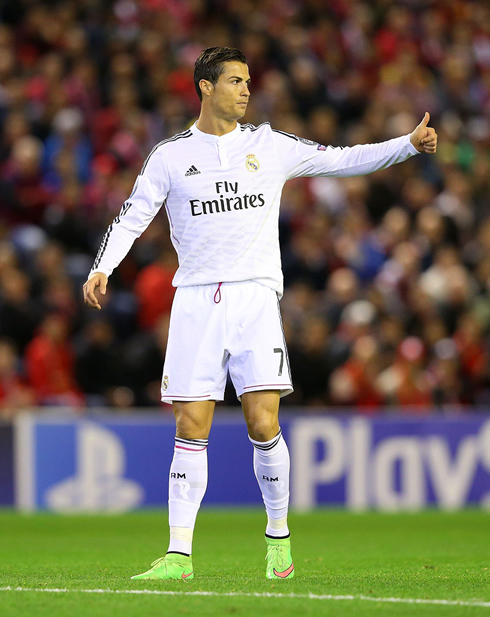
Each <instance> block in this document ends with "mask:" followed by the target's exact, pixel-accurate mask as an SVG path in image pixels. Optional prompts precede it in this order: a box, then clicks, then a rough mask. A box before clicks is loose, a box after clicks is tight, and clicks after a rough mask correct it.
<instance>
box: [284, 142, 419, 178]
mask: <svg viewBox="0 0 490 617" xmlns="http://www.w3.org/2000/svg"><path fill="white" fill-rule="evenodd" d="M272 136H273V140H274V145H275V148H276V152H277V154H278V158H279V161H280V162H281V164H282V166H283V169H284V173H285V175H286V178H287V179H288V180H290V179H291V178H298V177H301V176H339V177H347V176H362V175H365V174H370V173H372V172H374V171H378V170H379V169H384V168H385V167H389V166H390V165H394V164H395V163H401V162H403V161H406V160H407V159H408V158H410V157H411V156H413V155H414V154H419V152H418V151H417V150H416V149H415V147H414V146H413V145H412V144H411V142H410V135H403V136H402V137H396V138H395V139H390V140H389V141H383V142H381V143H378V144H365V145H358V146H352V147H336V148H335V147H333V146H322V145H321V144H318V143H316V142H314V141H310V140H308V139H302V138H301V137H296V135H291V134H289V133H282V132H281V131H276V130H273V131H272Z"/></svg>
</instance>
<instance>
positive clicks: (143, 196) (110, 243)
mask: <svg viewBox="0 0 490 617" xmlns="http://www.w3.org/2000/svg"><path fill="white" fill-rule="evenodd" d="M168 190H169V177H168V169H167V164H166V159H165V155H164V152H163V149H162V148H160V149H158V150H156V149H154V150H153V151H152V152H151V153H150V155H149V156H148V158H147V159H146V161H145V164H144V165H143V168H142V170H141V172H140V175H139V176H138V177H137V178H136V182H135V184H134V187H133V192H132V193H131V195H130V196H129V197H128V199H127V200H126V201H125V202H124V204H123V206H122V208H121V212H120V213H119V215H118V216H116V218H115V219H114V220H113V222H112V223H111V224H110V225H109V227H108V229H107V231H106V233H105V235H104V237H103V238H102V242H101V244H100V248H99V252H98V253H97V257H96V258H95V262H94V265H93V266H92V269H91V271H90V274H89V276H90V275H91V274H93V273H94V272H103V273H104V274H106V275H107V276H108V277H109V276H110V275H111V274H112V272H113V270H114V268H116V267H117V266H118V265H119V264H120V263H121V261H122V260H123V259H124V258H125V257H126V255H127V254H128V252H129V249H130V248H131V247H132V245H133V242H134V241H135V240H136V238H139V237H140V236H141V234H142V233H143V232H144V231H145V229H146V228H147V227H148V225H149V224H150V223H151V222H152V220H153V219H154V218H155V216H156V214H157V213H158V211H159V210H160V208H161V207H162V204H163V202H164V201H165V199H166V198H167V194H168Z"/></svg>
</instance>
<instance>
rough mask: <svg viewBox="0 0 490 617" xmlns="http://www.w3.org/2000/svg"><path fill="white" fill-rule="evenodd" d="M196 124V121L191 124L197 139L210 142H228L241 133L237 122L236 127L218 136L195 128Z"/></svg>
mask: <svg viewBox="0 0 490 617" xmlns="http://www.w3.org/2000/svg"><path fill="white" fill-rule="evenodd" d="M196 124H197V121H196V122H194V124H193V125H192V126H191V131H192V133H193V134H194V135H195V136H196V137H198V138H199V139H202V140H203V141H208V142H210V143H221V144H223V143H228V142H231V141H233V140H234V139H236V138H237V137H238V135H239V134H240V133H241V128H240V127H241V124H240V123H239V122H237V125H236V128H235V129H233V131H230V132H229V133H226V135H220V136H218V135H211V134H210V133H203V132H202V131H200V130H199V129H198V128H197V126H196Z"/></svg>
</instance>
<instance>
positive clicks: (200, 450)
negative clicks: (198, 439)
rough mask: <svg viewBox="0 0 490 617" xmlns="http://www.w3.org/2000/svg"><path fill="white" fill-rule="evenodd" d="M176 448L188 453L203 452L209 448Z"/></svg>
mask: <svg viewBox="0 0 490 617" xmlns="http://www.w3.org/2000/svg"><path fill="white" fill-rule="evenodd" d="M175 447H176V448H178V449H179V450H187V451H188V452H202V450H205V449H206V448H207V446H204V448H196V449H194V448H184V447H183V446H175Z"/></svg>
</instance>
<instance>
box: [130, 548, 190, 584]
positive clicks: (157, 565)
mask: <svg viewBox="0 0 490 617" xmlns="http://www.w3.org/2000/svg"><path fill="white" fill-rule="evenodd" d="M131 578H132V579H133V580H142V579H158V580H174V579H183V580H189V579H191V578H194V571H193V569H192V558H191V557H190V556H189V557H187V556H186V555H181V554H180V553H167V554H166V555H165V557H160V559H157V560H156V561H154V562H153V563H152V564H151V568H150V569H149V570H147V571H146V572H143V574H136V575H135V576H132V577H131Z"/></svg>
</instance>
